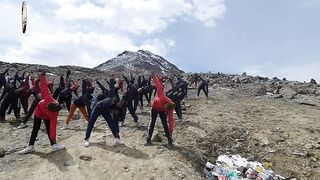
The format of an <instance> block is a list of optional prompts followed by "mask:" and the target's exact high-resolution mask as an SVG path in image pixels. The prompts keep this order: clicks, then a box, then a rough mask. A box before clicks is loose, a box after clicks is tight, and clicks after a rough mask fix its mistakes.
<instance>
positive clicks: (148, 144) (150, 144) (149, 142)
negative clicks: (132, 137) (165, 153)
mask: <svg viewBox="0 0 320 180" xmlns="http://www.w3.org/2000/svg"><path fill="white" fill-rule="evenodd" d="M144 146H152V143H151V141H147V142H146V143H144Z"/></svg>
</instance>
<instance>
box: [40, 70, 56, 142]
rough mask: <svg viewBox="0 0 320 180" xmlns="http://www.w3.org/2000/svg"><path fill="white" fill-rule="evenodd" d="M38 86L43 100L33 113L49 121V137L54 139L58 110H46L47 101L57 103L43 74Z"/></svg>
mask: <svg viewBox="0 0 320 180" xmlns="http://www.w3.org/2000/svg"><path fill="white" fill-rule="evenodd" d="M40 87H41V96H42V97H43V100H41V101H40V102H39V104H38V105H37V107H36V110H35V112H34V115H35V116H36V117H38V118H41V119H44V120H47V121H50V135H49V137H50V139H51V140H52V141H55V139H56V129H57V118H58V115H59V112H51V111H49V110H48V104H49V103H57V104H59V103H58V101H56V100H55V99H54V98H53V97H52V96H51V94H50V92H49V89H48V84H47V79H46V76H45V75H43V74H42V75H41V76H40Z"/></svg>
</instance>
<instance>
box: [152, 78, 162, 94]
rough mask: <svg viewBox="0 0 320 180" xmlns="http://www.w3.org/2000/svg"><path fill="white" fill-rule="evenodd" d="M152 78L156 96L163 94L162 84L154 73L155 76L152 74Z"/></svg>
mask: <svg viewBox="0 0 320 180" xmlns="http://www.w3.org/2000/svg"><path fill="white" fill-rule="evenodd" d="M152 79H153V82H154V85H155V86H156V88H157V94H158V96H159V97H162V96H164V87H163V86H162V84H161V82H160V79H159V77H158V76H156V75H155V76H152Z"/></svg>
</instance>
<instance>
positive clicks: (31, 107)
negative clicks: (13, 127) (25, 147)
mask: <svg viewBox="0 0 320 180" xmlns="http://www.w3.org/2000/svg"><path fill="white" fill-rule="evenodd" d="M39 102H40V100H38V99H35V100H33V102H32V104H31V106H30V109H29V111H28V113H27V115H26V117H24V120H23V123H24V124H26V123H27V122H28V121H29V119H30V117H31V116H32V114H33V112H34V110H35V109H36V107H37V105H38V103H39Z"/></svg>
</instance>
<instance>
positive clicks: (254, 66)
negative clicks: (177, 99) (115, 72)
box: [0, 0, 320, 81]
mask: <svg viewBox="0 0 320 180" xmlns="http://www.w3.org/2000/svg"><path fill="white" fill-rule="evenodd" d="M26 2H27V5H28V27H27V33H26V34H22V33H21V19H20V6H21V1H12V0H1V1H0V22H1V24H2V25H1V26H0V60H1V61H7V62H22V63H40V64H47V65H62V64H63V65H65V64H69V65H78V66H86V67H94V66H97V65H99V64H100V63H102V62H105V61H106V60H108V59H111V58H113V57H115V56H116V55H117V54H119V53H121V52H122V51H124V50H131V51H137V50H138V49H145V50H149V51H151V52H154V53H156V54H159V55H161V56H163V57H165V58H166V59H168V60H169V61H171V62H172V63H174V64H176V65H177V66H178V67H179V68H181V69H182V70H184V71H188V72H208V71H211V72H218V71H219V72H225V73H242V72H244V71H245V72H247V73H248V74H252V75H261V76H269V77H273V76H277V77H279V78H283V77H286V78H287V79H291V80H300V81H304V80H305V81H309V80H310V78H315V79H316V80H320V50H319V49H320V23H319V20H318V18H319V17H320V11H319V10H320V1H318V0H280V1H279V0H245V1H237V0H130V1H128V0H91V1H90V0H42V1H38V0H27V1H26Z"/></svg>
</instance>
